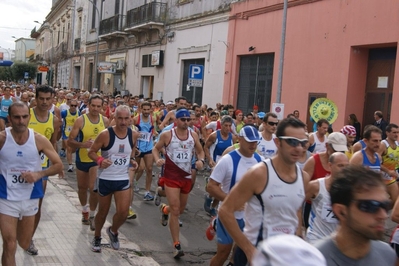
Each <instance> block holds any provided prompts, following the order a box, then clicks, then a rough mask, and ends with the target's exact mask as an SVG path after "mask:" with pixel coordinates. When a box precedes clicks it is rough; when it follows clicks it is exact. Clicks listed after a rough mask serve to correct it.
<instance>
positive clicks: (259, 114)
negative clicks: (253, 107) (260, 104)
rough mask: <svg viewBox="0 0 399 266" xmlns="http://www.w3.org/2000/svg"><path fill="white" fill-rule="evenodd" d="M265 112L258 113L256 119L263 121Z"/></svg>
mask: <svg viewBox="0 0 399 266" xmlns="http://www.w3.org/2000/svg"><path fill="white" fill-rule="evenodd" d="M265 115H266V114H265V112H259V113H258V117H259V118H260V119H263V118H264V117H265Z"/></svg>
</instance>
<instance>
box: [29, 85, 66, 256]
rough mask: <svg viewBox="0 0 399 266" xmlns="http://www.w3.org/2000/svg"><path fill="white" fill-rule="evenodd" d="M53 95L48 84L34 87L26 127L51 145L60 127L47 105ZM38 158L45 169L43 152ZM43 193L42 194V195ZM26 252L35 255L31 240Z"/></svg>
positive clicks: (40, 202)
mask: <svg viewBox="0 0 399 266" xmlns="http://www.w3.org/2000/svg"><path fill="white" fill-rule="evenodd" d="M53 97H54V90H53V88H51V87H50V86H47V85H42V86H38V87H37V88H36V102H37V105H36V106H35V107H33V108H31V109H30V110H29V112H30V119H29V124H28V127H29V128H31V129H33V130H34V131H35V132H36V133H39V134H41V135H43V136H45V137H46V139H48V140H49V141H50V142H51V144H52V145H53V147H54V146H55V145H56V142H57V133H58V129H59V128H60V121H59V119H58V118H57V117H56V116H54V115H53V114H52V113H51V112H50V111H49V107H50V106H51V105H52V102H53ZM40 160H41V163H42V169H43V170H45V169H47V168H48V167H49V160H48V158H47V157H46V155H44V153H43V152H40ZM59 176H60V177H61V178H62V177H63V176H64V174H63V172H62V171H61V172H60V173H59ZM47 180H48V176H45V177H43V181H42V184H43V192H44V193H46V187H47ZM44 193H43V196H44ZM42 203H43V198H40V199H39V211H38V212H37V213H36V215H35V227H34V232H35V231H36V229H37V226H38V225H39V221H40V216H41V207H42ZM26 252H27V253H28V254H30V255H37V254H38V250H37V248H36V247H35V245H34V243H33V241H32V242H31V245H30V247H29V248H28V249H27V250H26Z"/></svg>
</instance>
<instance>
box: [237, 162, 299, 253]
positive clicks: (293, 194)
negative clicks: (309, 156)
mask: <svg viewBox="0 0 399 266" xmlns="http://www.w3.org/2000/svg"><path fill="white" fill-rule="evenodd" d="M263 162H264V163H265V164H266V166H267V176H268V181H267V184H266V187H265V189H264V190H263V192H262V193H261V194H260V195H254V196H252V198H251V199H250V200H249V201H248V203H247V206H246V207H245V227H244V234H245V235H246V236H247V238H248V239H249V241H251V243H252V244H253V245H255V246H256V245H257V244H258V243H259V241H261V240H264V239H267V238H269V237H271V236H274V235H280V234H291V235H293V234H295V232H296V229H297V227H298V216H297V212H298V210H299V209H300V208H301V206H302V203H303V202H304V200H305V190H304V185H303V177H302V171H301V170H300V169H299V167H298V166H296V172H297V178H296V180H295V181H294V182H292V183H287V182H285V181H283V180H282V179H281V178H280V177H279V176H278V174H277V173H276V171H275V170H274V167H273V164H272V163H271V160H270V159H266V160H264V161H263ZM262 205H263V206H264V207H263V210H262Z"/></svg>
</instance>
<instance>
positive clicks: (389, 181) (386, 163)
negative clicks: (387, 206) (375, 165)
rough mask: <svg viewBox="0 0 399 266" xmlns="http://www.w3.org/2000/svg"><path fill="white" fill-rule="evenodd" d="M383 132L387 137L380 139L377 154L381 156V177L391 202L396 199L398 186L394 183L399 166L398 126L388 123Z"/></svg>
mask: <svg viewBox="0 0 399 266" xmlns="http://www.w3.org/2000/svg"><path fill="white" fill-rule="evenodd" d="M385 132H386V134H387V138H386V139H384V140H383V141H381V144H380V150H379V154H380V155H381V157H382V164H381V170H382V171H384V173H383V178H384V181H385V184H386V185H387V189H388V192H389V195H391V197H394V198H391V200H392V202H395V201H396V198H397V196H398V187H397V186H396V185H395V183H396V180H397V178H398V176H399V175H398V168H399V147H398V146H399V144H398V141H397V139H398V134H399V126H398V125H396V124H389V125H388V126H387V127H386V129H385Z"/></svg>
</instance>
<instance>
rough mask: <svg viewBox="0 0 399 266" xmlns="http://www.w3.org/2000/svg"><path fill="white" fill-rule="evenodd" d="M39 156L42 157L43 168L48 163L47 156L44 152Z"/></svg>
mask: <svg viewBox="0 0 399 266" xmlns="http://www.w3.org/2000/svg"><path fill="white" fill-rule="evenodd" d="M39 155H40V163H41V164H42V166H43V165H44V164H46V163H47V156H46V155H45V154H44V153H43V152H40V153H39ZM45 167H47V165H45Z"/></svg>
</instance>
